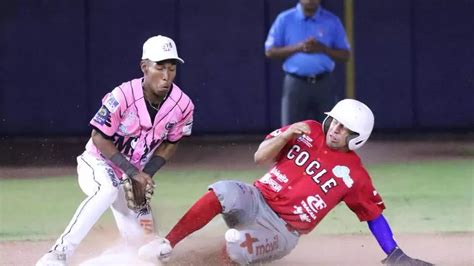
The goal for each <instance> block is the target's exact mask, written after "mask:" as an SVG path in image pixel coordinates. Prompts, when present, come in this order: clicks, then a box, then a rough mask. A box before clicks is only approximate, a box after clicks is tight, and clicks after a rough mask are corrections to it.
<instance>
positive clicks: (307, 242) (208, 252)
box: [0, 138, 474, 265]
mask: <svg viewBox="0 0 474 266" xmlns="http://www.w3.org/2000/svg"><path fill="white" fill-rule="evenodd" d="M259 141H260V139H258V138H250V139H249V138H246V139H230V140H225V139H224V140H222V141H216V140H212V139H206V138H203V139H200V140H193V141H190V142H184V143H183V144H182V145H181V147H180V149H179V150H178V153H177V154H176V156H175V157H174V159H173V160H172V161H171V162H169V163H168V164H167V166H166V167H167V169H169V170H172V169H254V168H255V167H256V166H255V165H254V164H253V161H252V158H253V152H254V151H255V150H256V148H257V146H258V142H259ZM83 144H84V143H81V142H73V143H66V144H64V143H63V144H54V145H52V146H54V149H57V151H56V152H55V151H54V149H53V150H51V149H50V148H51V143H48V145H46V148H47V149H49V151H50V152H52V154H49V153H47V152H42V151H41V150H40V151H36V153H35V152H32V153H31V154H29V153H26V154H23V155H22V154H21V152H19V153H18V154H17V155H18V156H21V155H22V156H23V157H21V158H22V159H23V160H24V161H28V160H30V159H31V158H37V160H35V161H33V163H32V164H29V165H28V167H26V166H21V165H22V163H21V162H22V160H19V162H18V160H15V159H12V158H11V157H10V158H7V159H5V158H1V160H2V164H0V165H1V167H0V178H22V177H32V176H55V175H58V176H60V175H75V162H74V157H75V156H76V155H77V154H79V153H80V152H81V150H82V147H83ZM61 145H62V146H61ZM3 149H5V147H4V148H3ZM66 149H67V150H66ZM33 150H34V149H33ZM15 152H18V151H15ZM15 152H13V154H14V155H15V154H16V153H15ZM10 154H12V153H10ZM359 154H360V155H361V157H362V159H363V161H364V162H365V164H367V165H370V164H375V163H388V162H410V161H413V160H450V159H459V158H464V159H469V160H472V159H473V158H474V141H472V140H470V141H467V142H466V141H462V142H461V141H442V142H433V141H432V140H428V141H388V142H387V141H380V140H379V141H377V140H375V141H372V142H369V143H367V145H366V146H365V147H364V148H362V149H361V151H360V152H359ZM50 157H53V159H55V161H53V162H55V163H53V165H51V161H50V163H49V164H48V163H47V161H48V160H49V159H51V158H50ZM30 161H31V160H30ZM224 231H225V228H223V227H222V226H217V227H210V228H205V229H204V230H202V231H200V232H196V233H195V234H194V235H192V236H190V237H189V239H187V240H186V241H183V242H182V243H180V244H179V245H178V246H177V248H176V249H175V253H174V257H173V261H172V262H171V263H170V264H169V265H216V264H218V259H217V258H218V257H219V256H218V254H217V253H216V251H218V250H220V245H222V243H223V242H222V241H223V240H222V235H223V232H224ZM396 235H397V241H398V242H399V243H402V246H403V248H404V250H405V251H406V252H407V253H408V254H411V255H413V256H416V257H419V258H422V259H426V260H429V261H431V262H433V263H435V264H437V265H474V254H473V242H474V234H473V233H472V232H470V233H459V234H436V233H433V234H405V235H398V234H396ZM116 239H117V232H116V231H110V229H109V231H106V230H105V229H104V228H98V227H94V228H93V230H92V232H91V233H90V234H89V235H88V236H87V237H86V239H85V240H84V242H83V243H82V244H81V245H80V246H79V248H78V250H77V252H76V254H75V256H74V257H73V259H72V261H71V265H79V264H80V263H81V262H83V261H84V260H87V259H90V258H93V257H97V256H99V255H100V254H101V252H102V251H103V250H105V249H106V248H107V247H110V246H111V245H113V244H114V243H115V241H116ZM52 244H53V240H50V241H8V242H0V265H34V263H35V261H36V260H37V259H38V258H39V257H40V256H41V255H42V254H43V253H44V252H45V251H47V250H48V249H49V247H50V246H51V245H52ZM383 258H384V254H383V252H382V251H381V250H380V248H379V247H378V244H377V243H376V241H375V240H374V239H373V237H372V236H370V235H367V234H361V235H359V234H358V235H342V236H341V235H337V236H331V235H320V234H318V232H317V230H316V232H314V233H313V234H311V235H308V236H304V237H302V238H301V240H300V244H299V245H298V246H297V247H296V249H295V250H294V251H293V252H292V253H291V254H290V255H289V256H287V257H285V258H284V259H282V260H280V261H277V262H274V263H271V265H380V263H379V261H380V260H381V259H383ZM113 265H124V264H120V263H119V262H116V263H114V264H113ZM128 265H130V264H129V263H128Z"/></svg>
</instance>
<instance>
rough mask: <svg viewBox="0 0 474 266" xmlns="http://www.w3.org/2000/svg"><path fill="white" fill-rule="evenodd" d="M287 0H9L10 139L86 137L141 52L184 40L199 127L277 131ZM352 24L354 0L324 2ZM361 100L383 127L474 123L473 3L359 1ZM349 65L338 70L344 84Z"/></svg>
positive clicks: (4, 90) (1, 91) (4, 33)
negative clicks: (268, 43)
mask: <svg viewBox="0 0 474 266" xmlns="http://www.w3.org/2000/svg"><path fill="white" fill-rule="evenodd" d="M296 3H297V1H296V0H295V1H288V0H261V1H251V0H239V1H217V0H208V1H200V2H198V1H192V0H153V1H151V0H148V1H141V2H140V3H139V4H138V3H135V2H130V1H126V0H114V1H111V0H101V1H92V0H84V1H61V0H51V1H35V0H24V1H2V2H1V3H0V62H1V64H0V135H1V136H35V135H43V136H69V135H71V136H78V135H87V134H89V132H90V129H89V128H88V126H87V124H88V121H89V120H90V118H91V117H92V116H93V114H94V113H95V112H96V110H97V109H98V108H99V107H100V100H101V98H102V96H103V95H104V94H105V93H106V92H107V91H109V90H111V89H112V88H114V87H115V86H116V85H118V84H120V83H122V82H124V81H127V80H130V79H132V78H135V77H139V76H141V72H140V69H139V61H140V56H141V47H142V44H143V42H144V41H145V40H146V38H147V37H149V36H151V35H156V34H163V35H168V36H170V37H172V38H174V39H175V41H176V42H177V45H178V49H179V52H180V56H181V57H182V58H184V60H185V61H186V63H185V64H184V65H182V66H179V68H178V77H177V80H176V83H177V84H178V85H179V86H180V87H181V88H183V89H184V90H185V91H186V92H187V93H188V94H189V95H190V96H191V98H192V99H193V100H194V103H195V105H196V112H195V127H194V132H195V134H207V133H235V134H240V133H264V132H268V131H269V130H271V129H273V128H276V127H278V126H279V120H280V97H281V81H282V77H283V75H282V71H281V62H279V61H272V60H268V59H266V58H265V56H264V49H263V45H264V41H265V38H266V35H267V32H268V29H269V27H270V25H271V23H272V22H273V20H274V19H275V17H276V15H277V14H278V13H279V12H280V11H282V10H284V9H287V8H290V7H293V6H294V5H296ZM323 3H324V5H325V7H327V8H328V9H330V10H331V11H333V12H334V13H336V14H337V15H338V16H339V17H340V18H341V20H342V21H343V22H344V17H343V16H344V1H343V0H337V1H324V2H323ZM353 3H354V9H353V14H354V19H353V20H354V32H353V33H354V38H355V40H354V43H353V47H354V54H355V88H356V98H358V99H360V100H362V101H364V102H366V103H367V104H368V105H369V106H370V107H371V108H372V109H373V111H374V113H375V115H376V125H375V126H376V129H379V130H397V129H400V130H406V129H425V128H427V129H436V130H451V129H469V130H472V129H473V128H474V115H473V114H474V111H473V108H472V103H473V100H474V92H473V89H474V81H473V80H474V77H473V70H472V69H474V67H473V62H472V58H474V56H473V52H472V51H473V49H472V47H474V35H473V34H472V26H473V20H472V16H471V12H472V10H474V1H471V0H454V1H449V2H446V1H441V0H433V1H423V0H414V1H410V0H401V1H397V2H396V3H395V2H393V3H392V2H391V1H376V0H370V1H369V0H368V1H353ZM345 75H346V71H345V66H344V65H343V64H338V65H337V67H336V71H335V73H334V74H333V77H332V78H333V80H334V90H335V91H336V92H337V93H338V94H339V95H340V96H341V97H343V96H344V91H345V87H344V86H345Z"/></svg>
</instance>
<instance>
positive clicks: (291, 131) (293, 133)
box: [282, 122, 311, 140]
mask: <svg viewBox="0 0 474 266" xmlns="http://www.w3.org/2000/svg"><path fill="white" fill-rule="evenodd" d="M310 133H311V130H310V129H309V126H308V124H306V123H305V122H297V123H294V124H293V125H291V126H290V127H289V128H288V129H287V130H286V131H285V132H283V134H282V135H283V138H285V139H286V140H291V139H293V138H294V137H298V136H301V135H304V134H306V135H308V134H310Z"/></svg>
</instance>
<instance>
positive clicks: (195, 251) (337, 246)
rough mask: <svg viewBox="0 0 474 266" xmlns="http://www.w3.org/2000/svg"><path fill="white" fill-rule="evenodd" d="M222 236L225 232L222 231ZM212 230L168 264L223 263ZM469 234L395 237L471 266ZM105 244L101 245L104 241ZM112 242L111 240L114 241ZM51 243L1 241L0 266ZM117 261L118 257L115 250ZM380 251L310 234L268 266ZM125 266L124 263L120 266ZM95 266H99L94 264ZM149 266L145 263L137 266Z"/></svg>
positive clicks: (94, 249) (86, 256)
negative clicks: (287, 253) (289, 251)
mask: <svg viewBox="0 0 474 266" xmlns="http://www.w3.org/2000/svg"><path fill="white" fill-rule="evenodd" d="M223 232H224V231H223ZM215 234H216V233H215V232H208V231H207V230H204V231H202V232H199V233H196V234H195V235H193V236H191V237H189V238H188V239H186V240H184V241H183V242H182V243H180V244H179V245H178V246H176V248H175V250H174V254H173V257H172V259H171V261H170V263H168V264H167V265H172V266H173V265H195V266H206V265H222V263H220V259H219V258H220V254H219V253H220V250H221V247H222V245H223V244H224V242H223V237H219V236H215ZM473 238H474V235H473V234H472V233H469V234H423V235H399V236H397V240H398V242H399V243H402V244H403V249H404V250H405V252H406V253H407V254H409V255H412V256H414V257H417V258H421V259H426V260H429V261H430V262H432V263H435V264H436V265H473V262H474V256H473V250H472V247H473V246H472V245H473V243H472V241H473ZM106 239H109V240H108V241H110V239H117V238H116V237H107V234H104V232H103V231H102V232H101V230H97V229H94V231H93V232H92V233H91V234H90V235H89V236H87V238H86V239H85V240H84V242H83V243H82V244H81V245H80V247H79V248H78V250H77V252H76V254H75V256H74V257H73V258H72V260H71V264H70V265H80V264H81V263H82V262H84V261H87V260H90V259H93V258H96V261H101V260H100V259H99V260H97V257H99V256H100V255H101V253H102V252H103V251H104V250H106V249H107V248H108V247H110V246H113V242H114V241H110V242H109V243H107V242H106V241H107V240H106ZM104 240H105V241H104ZM115 241H116V240H115ZM52 242H53V241H38V242H35V241H33V242H32V241H14V242H0V263H1V265H18V266H21V265H25V266H26V265H34V264H35V262H36V260H38V259H39V258H40V257H41V256H42V255H43V253H44V252H45V251H46V250H48V249H49V248H50V246H51V244H52ZM116 257H117V259H119V258H120V253H119V252H117V256H116ZM384 257H385V256H384V254H383V252H382V251H381V250H380V248H379V247H378V245H377V243H376V242H375V240H374V239H373V237H372V236H371V235H335V236H331V235H310V236H304V237H302V238H301V239H300V243H299V244H298V246H297V247H296V248H295V249H294V250H293V252H292V253H291V254H290V255H288V256H287V257H285V258H283V259H281V260H279V261H276V262H272V263H269V264H268V265H289V266H293V265H361V266H362V265H367V266H369V265H381V263H380V260H382V259H383V258H384ZM102 262H103V263H101V264H102V265H139V264H130V263H126V262H125V261H124V260H123V258H121V259H120V260H116V261H113V260H110V259H108V260H107V261H103V260H102ZM124 263H126V264H124ZM96 265H98V264H96ZM141 265H150V264H141Z"/></svg>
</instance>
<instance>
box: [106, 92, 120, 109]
mask: <svg viewBox="0 0 474 266" xmlns="http://www.w3.org/2000/svg"><path fill="white" fill-rule="evenodd" d="M104 106H105V107H107V109H109V111H110V112H111V113H113V112H115V111H116V110H117V107H118V106H119V102H118V101H117V99H115V97H114V95H113V94H109V97H107V100H105V103H104Z"/></svg>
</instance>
